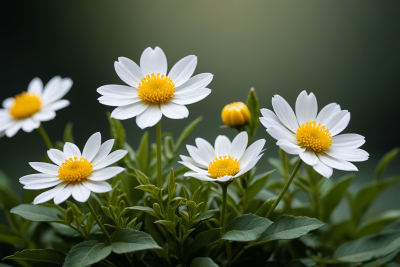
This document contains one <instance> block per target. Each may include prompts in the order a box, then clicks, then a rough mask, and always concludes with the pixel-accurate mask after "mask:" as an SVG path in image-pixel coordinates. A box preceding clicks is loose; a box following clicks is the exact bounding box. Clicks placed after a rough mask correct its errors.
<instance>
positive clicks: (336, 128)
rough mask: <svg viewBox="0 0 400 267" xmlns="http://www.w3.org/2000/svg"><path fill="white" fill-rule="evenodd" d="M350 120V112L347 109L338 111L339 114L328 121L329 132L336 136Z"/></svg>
mask: <svg viewBox="0 0 400 267" xmlns="http://www.w3.org/2000/svg"><path fill="white" fill-rule="evenodd" d="M349 122H350V112H348V111H347V110H342V111H341V112H338V113H337V115H334V116H332V117H331V118H330V119H329V120H328V121H327V125H329V127H328V126H327V127H326V128H328V129H329V132H330V133H331V135H332V136H335V135H337V134H339V133H341V132H342V131H343V130H344V129H345V128H346V127H347V125H348V124H349Z"/></svg>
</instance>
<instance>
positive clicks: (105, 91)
mask: <svg viewBox="0 0 400 267" xmlns="http://www.w3.org/2000/svg"><path fill="white" fill-rule="evenodd" d="M97 92H98V93H99V94H101V95H104V96H109V97H115V98H117V97H121V98H125V97H137V91H136V89H135V88H132V87H129V86H125V85H116V84H108V85H103V86H101V87H99V88H97Z"/></svg>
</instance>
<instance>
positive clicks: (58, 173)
mask: <svg viewBox="0 0 400 267" xmlns="http://www.w3.org/2000/svg"><path fill="white" fill-rule="evenodd" d="M113 145H114V139H111V140H108V141H106V142H104V143H103V144H101V135H100V133H95V134H93V135H92V136H91V137H90V138H89V140H88V141H87V142H86V145H85V147H84V148H83V152H82V153H81V151H80V150H79V148H78V147H77V146H76V145H74V144H72V143H68V142H67V143H65V145H64V151H60V150H58V149H50V150H48V151H47V155H48V156H49V158H50V159H51V160H52V161H53V162H54V163H55V164H56V165H54V164H49V163H43V162H31V163H29V164H30V165H31V167H32V168H34V169H35V170H37V171H38V172H40V173H37V174H30V175H26V176H24V177H21V178H20V179H19V181H20V183H21V184H23V185H25V186H24V189H31V190H37V189H44V188H49V187H52V186H56V187H54V188H52V189H50V190H49V191H46V192H44V193H42V194H40V195H38V196H37V197H36V198H35V200H34V201H33V204H35V205H36V204H40V203H44V202H46V201H49V200H50V199H53V198H54V203H55V204H60V203H62V202H64V201H65V200H67V199H68V198H69V197H70V196H71V194H72V197H73V198H74V199H75V200H76V201H79V202H86V201H87V200H88V199H89V196H90V192H91V191H92V192H95V193H105V192H108V191H110V190H111V189H112V188H111V185H110V184H109V183H107V182H105V180H108V179H110V178H113V177H114V176H116V175H117V174H119V173H120V172H122V171H124V170H125V169H124V168H122V167H117V166H113V167H107V166H109V165H111V164H113V163H115V162H117V161H118V160H120V159H122V158H123V157H124V156H125V155H126V153H128V151H125V150H116V151H114V152H112V153H111V154H110V151H111V149H112V147H113ZM106 167H107V168H106Z"/></svg>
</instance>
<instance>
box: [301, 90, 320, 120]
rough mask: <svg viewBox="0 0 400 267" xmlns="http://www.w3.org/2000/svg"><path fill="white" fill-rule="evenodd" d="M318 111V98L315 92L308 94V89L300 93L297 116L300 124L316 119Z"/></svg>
mask: <svg viewBox="0 0 400 267" xmlns="http://www.w3.org/2000/svg"><path fill="white" fill-rule="evenodd" d="M317 112H318V104H317V98H316V97H315V95H314V94H313V93H310V95H307V92H306V91H303V92H301V93H300V95H299V96H298V97H297V100H296V116H297V121H298V122H299V125H302V124H303V123H306V122H310V121H315V118H316V117H317Z"/></svg>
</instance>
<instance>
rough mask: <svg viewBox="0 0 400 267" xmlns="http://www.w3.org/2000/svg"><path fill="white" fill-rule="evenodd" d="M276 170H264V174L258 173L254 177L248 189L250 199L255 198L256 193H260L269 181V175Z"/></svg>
mask: <svg viewBox="0 0 400 267" xmlns="http://www.w3.org/2000/svg"><path fill="white" fill-rule="evenodd" d="M274 171H275V170H272V171H269V172H264V173H262V174H259V175H257V176H256V177H254V179H253V181H252V182H251V183H250V185H249V188H248V189H247V195H248V199H251V198H253V197H254V196H255V195H257V194H258V192H260V191H261V190H262V189H264V188H265V185H266V184H267V182H268V179H269V176H270V175H271V174H272V173H273V172H274Z"/></svg>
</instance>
